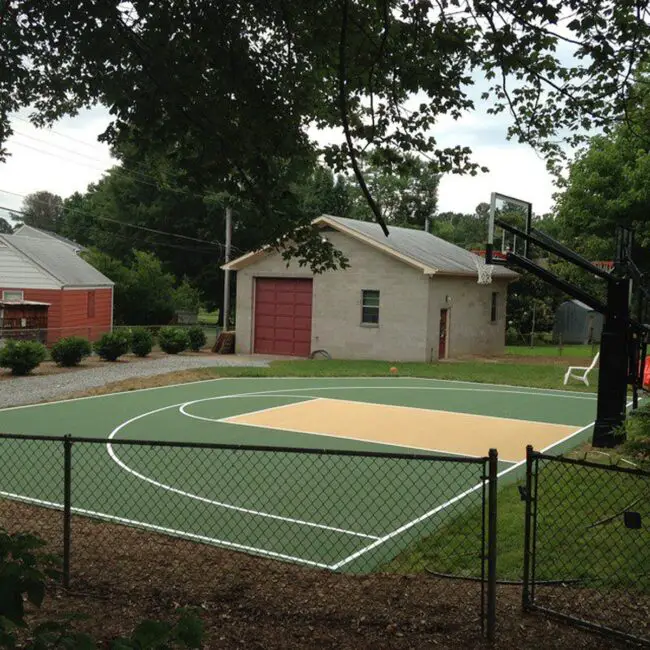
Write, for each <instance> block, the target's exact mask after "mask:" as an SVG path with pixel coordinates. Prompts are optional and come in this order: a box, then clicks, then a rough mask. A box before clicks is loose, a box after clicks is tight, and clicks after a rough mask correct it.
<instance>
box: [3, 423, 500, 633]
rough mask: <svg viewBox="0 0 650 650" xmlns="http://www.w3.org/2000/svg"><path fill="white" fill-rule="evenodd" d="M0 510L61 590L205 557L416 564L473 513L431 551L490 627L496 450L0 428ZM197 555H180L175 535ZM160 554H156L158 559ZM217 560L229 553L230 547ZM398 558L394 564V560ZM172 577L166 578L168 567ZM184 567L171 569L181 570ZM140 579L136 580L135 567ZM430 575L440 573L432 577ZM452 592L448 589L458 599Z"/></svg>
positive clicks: (380, 566)
mask: <svg viewBox="0 0 650 650" xmlns="http://www.w3.org/2000/svg"><path fill="white" fill-rule="evenodd" d="M0 451H1V453H0V497H1V498H0V517H2V521H3V522H4V523H3V525H4V526H5V527H7V528H8V529H10V530H12V529H13V530H22V531H26V532H33V533H35V534H37V535H39V536H40V537H42V538H44V539H45V540H46V541H47V542H48V545H49V550H51V551H53V552H56V553H57V554H60V555H61V556H62V558H63V576H64V583H65V585H66V586H73V587H75V588H87V587H92V582H93V581H97V580H102V579H103V578H102V576H106V575H107V573H110V575H111V577H112V579H114V578H115V576H116V575H118V576H120V580H121V581H123V582H124V583H125V584H130V585H133V586H134V587H135V588H137V584H135V582H134V581H137V580H142V579H143V567H148V566H151V567H152V571H151V573H150V574H146V572H145V574H146V578H144V579H146V580H154V579H156V577H155V575H154V573H156V574H157V573H159V572H160V571H161V570H162V567H163V566H164V570H165V571H166V572H167V573H166V575H167V576H168V579H170V580H173V579H174V578H173V576H174V575H179V574H182V573H183V572H185V571H187V570H188V569H189V566H185V564H184V563H186V562H192V563H194V562H195V561H196V558H197V557H203V558H204V561H205V562H206V566H208V565H210V566H214V557H212V559H210V558H208V557H207V555H206V554H209V553H210V552H213V551H214V552H220V553H222V554H223V553H229V552H240V553H239V554H237V555H236V554H231V555H230V556H229V558H230V559H229V562H233V561H235V562H236V559H235V560H233V558H236V557H240V558H241V557H244V556H242V555H241V552H243V553H245V554H246V556H245V557H246V558H248V559H250V555H255V556H258V557H259V558H264V559H266V560H282V561H286V562H292V563H296V564H301V565H304V566H306V567H313V568H316V569H321V570H327V571H343V572H353V573H367V572H372V571H400V572H405V573H408V572H413V571H414V570H416V569H417V568H419V567H418V566H416V564H417V563H418V557H417V553H416V552H414V550H413V549H414V548H415V545H416V544H418V543H421V541H422V540H423V539H427V538H431V539H435V540H437V539H441V540H443V541H444V535H442V536H441V535H440V531H442V530H443V529H444V528H445V527H447V526H449V525H452V524H453V523H454V522H456V521H458V520H459V519H461V518H462V517H464V516H466V515H467V514H468V513H469V512H476V511H479V512H481V513H482V516H481V517H480V518H478V519H477V522H478V525H476V526H474V527H473V528H470V529H468V530H466V533H465V535H464V536H462V537H454V539H453V541H448V542H446V543H443V541H441V543H440V545H439V547H437V548H436V558H437V562H438V565H436V564H434V565H431V563H430V561H429V566H431V568H433V569H440V570H441V571H442V572H444V571H445V570H446V569H447V567H448V566H450V565H453V563H454V559H455V558H456V557H463V558H464V563H465V565H467V564H468V562H467V558H470V561H469V565H471V572H472V573H473V574H474V575H476V576H480V577H481V579H480V580H478V581H476V582H473V583H470V584H468V585H465V584H463V586H462V590H463V597H464V598H465V597H466V594H467V593H468V592H469V591H473V593H474V594H475V598H473V599H472V602H475V610H474V611H471V612H468V613H467V615H468V620H474V619H475V620H476V621H477V623H478V622H480V625H481V626H482V628H483V629H484V630H486V632H487V634H488V635H489V636H490V637H492V636H493V635H494V626H495V623H494V621H495V601H496V590H495V584H496V582H495V571H496V487H497V456H496V452H491V455H490V457H489V458H487V457H486V458H465V457H457V456H439V455H438V456H436V455H425V454H421V455H414V454H388V453H360V452H354V451H332V450H312V449H293V448H278V447H275V448H272V447H252V446H232V445H210V444H202V445H198V444H181V443H168V442H150V441H126V440H120V441H117V440H113V441H110V442H107V440H105V439H86V438H71V437H64V438H50V437H38V436H21V435H9V434H7V435H0ZM180 543H182V544H188V543H189V544H192V545H193V547H194V549H195V550H194V551H193V552H192V553H190V554H189V555H188V554H187V553H185V554H183V553H177V552H176V550H177V548H178V546H177V545H178V544H180ZM152 554H153V556H154V557H153V558H152ZM222 558H223V555H222ZM396 558H397V559H396ZM170 572H171V573H170ZM175 572H176V573H175ZM136 575H137V576H140V577H139V578H137V580H136V578H134V576H136ZM431 579H434V578H431ZM451 597H452V594H451V589H450V598H451Z"/></svg>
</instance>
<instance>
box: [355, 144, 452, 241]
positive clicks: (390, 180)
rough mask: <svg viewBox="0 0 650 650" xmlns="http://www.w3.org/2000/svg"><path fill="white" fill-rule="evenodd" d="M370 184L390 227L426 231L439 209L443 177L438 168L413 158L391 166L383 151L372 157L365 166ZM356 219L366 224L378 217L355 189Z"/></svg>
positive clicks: (409, 156)
mask: <svg viewBox="0 0 650 650" xmlns="http://www.w3.org/2000/svg"><path fill="white" fill-rule="evenodd" d="M362 169H363V173H364V177H365V179H366V183H367V184H368V187H369V189H370V191H371V193H372V195H373V197H374V198H375V201H376V202H377V205H378V206H379V207H380V209H381V213H382V215H383V217H384V219H385V220H386V223H388V224H392V225H395V226H406V227H410V228H418V229H419V230H423V229H424V227H425V224H426V222H427V220H428V219H432V218H433V216H434V215H435V213H436V210H437V208H438V184H439V182H440V175H439V174H438V172H437V167H436V165H433V164H431V163H430V162H425V161H423V160H421V159H419V158H417V157H416V156H414V155H412V154H408V155H406V156H405V157H404V159H403V160H397V161H394V162H393V163H392V164H388V163H387V162H386V161H385V160H384V156H383V155H382V153H381V152H380V151H375V152H373V153H372V154H370V155H369V156H368V158H367V161H366V162H365V164H364V165H363V166H362ZM354 189H355V192H354V194H355V200H354V211H353V212H354V216H355V217H356V218H357V219H363V220H364V221H369V220H373V218H374V215H373V213H372V210H371V209H370V206H369V205H368V202H367V201H366V200H365V197H364V196H363V193H362V192H361V191H360V190H359V189H358V188H357V187H356V186H355V188H354Z"/></svg>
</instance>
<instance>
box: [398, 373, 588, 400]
mask: <svg viewBox="0 0 650 650" xmlns="http://www.w3.org/2000/svg"><path fill="white" fill-rule="evenodd" d="M402 379H417V380H418V381H444V382H445V383H448V384H472V385H474V386H501V387H503V388H530V389H531V390H538V391H553V392H555V393H566V394H568V395H576V394H578V395H594V397H593V398H591V399H597V398H596V397H595V395H596V394H597V393H596V392H593V393H592V392H590V391H578V390H575V391H574V390H567V389H566V388H535V387H534V386H515V385H514V384H492V383H490V382H487V381H467V380H466V379H465V380H464V379H436V378H435V377H402ZM506 392H508V393H509V392H511V391H506ZM556 397H560V395H556Z"/></svg>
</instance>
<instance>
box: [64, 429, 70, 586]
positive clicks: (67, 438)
mask: <svg viewBox="0 0 650 650" xmlns="http://www.w3.org/2000/svg"><path fill="white" fill-rule="evenodd" d="M71 511H72V441H71V440H70V436H69V435H67V436H65V440H64V441H63V586H64V587H69V586H70V542H71V535H70V533H71V527H70V524H71Z"/></svg>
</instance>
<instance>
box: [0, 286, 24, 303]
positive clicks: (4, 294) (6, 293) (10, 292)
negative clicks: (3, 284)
mask: <svg viewBox="0 0 650 650" xmlns="http://www.w3.org/2000/svg"><path fill="white" fill-rule="evenodd" d="M12 293H18V294H20V298H8V297H7V295H8V294H12ZM2 299H3V300H6V301H7V302H22V301H23V300H25V292H24V291H23V290H22V289H3V290H2Z"/></svg>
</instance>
